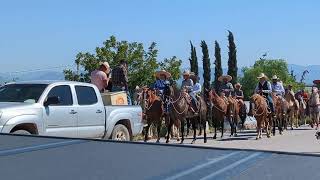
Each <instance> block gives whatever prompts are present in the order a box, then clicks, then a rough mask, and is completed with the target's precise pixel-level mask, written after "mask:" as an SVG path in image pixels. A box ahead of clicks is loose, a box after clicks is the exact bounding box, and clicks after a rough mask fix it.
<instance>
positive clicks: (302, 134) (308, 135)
mask: <svg viewBox="0 0 320 180" xmlns="http://www.w3.org/2000/svg"><path fill="white" fill-rule="evenodd" d="M289 129H290V128H288V130H285V131H284V133H283V135H280V134H279V132H278V131H276V135H275V136H271V138H267V136H266V134H265V133H264V134H263V136H262V138H261V139H259V140H256V132H255V131H254V130H250V131H249V130H246V131H241V132H239V133H238V136H237V137H230V136H229V135H230V133H225V134H224V137H223V138H220V136H221V133H220V132H218V134H217V139H212V137H213V134H208V135H207V137H208V142H207V143H204V142H203V136H198V139H197V141H196V143H195V144H193V146H205V147H218V148H236V149H253V150H266V151H283V152H294V153H307V154H320V140H317V139H316V137H315V133H316V130H314V129H312V128H311V127H309V126H301V127H299V128H294V130H289ZM192 133H193V131H191V132H190V134H192ZM191 141H192V136H188V137H187V138H186V139H185V141H184V144H186V145H191ZM150 142H155V140H150ZM160 142H161V143H165V139H164V138H162V139H161V141H160ZM170 143H173V144H178V143H179V142H177V141H176V140H175V139H172V140H171V142H170Z"/></svg>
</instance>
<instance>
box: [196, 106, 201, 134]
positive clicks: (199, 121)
mask: <svg viewBox="0 0 320 180" xmlns="http://www.w3.org/2000/svg"><path fill="white" fill-rule="evenodd" d="M200 113H201V112H200ZM197 120H198V121H197V123H198V124H199V134H198V135H199V136H201V135H202V125H201V117H200V115H199V118H197Z"/></svg>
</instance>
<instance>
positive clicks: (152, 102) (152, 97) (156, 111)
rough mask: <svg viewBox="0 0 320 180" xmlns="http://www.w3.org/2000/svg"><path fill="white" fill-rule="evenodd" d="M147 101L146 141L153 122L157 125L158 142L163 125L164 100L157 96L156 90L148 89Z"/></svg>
mask: <svg viewBox="0 0 320 180" xmlns="http://www.w3.org/2000/svg"><path fill="white" fill-rule="evenodd" d="M146 98H147V101H146V106H145V112H144V113H145V119H146V121H147V127H146V129H145V137H144V141H145V142H147V140H148V134H149V128H150V126H151V125H152V124H154V125H155V126H156V127H157V135H158V136H157V143H159V141H160V130H161V125H162V117H163V116H162V115H163V104H162V101H161V100H160V99H159V98H158V97H157V96H156V94H155V91H153V90H150V89H149V90H147V96H146Z"/></svg>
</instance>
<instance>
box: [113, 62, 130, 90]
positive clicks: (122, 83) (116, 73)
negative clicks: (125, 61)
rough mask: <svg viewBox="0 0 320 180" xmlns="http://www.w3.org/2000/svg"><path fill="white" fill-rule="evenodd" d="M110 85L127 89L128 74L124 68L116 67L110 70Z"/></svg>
mask: <svg viewBox="0 0 320 180" xmlns="http://www.w3.org/2000/svg"><path fill="white" fill-rule="evenodd" d="M112 85H113V86H118V87H126V88H127V87H128V72H127V70H126V68H125V67H124V66H121V65H120V66H118V67H116V68H115V69H113V70H112Z"/></svg>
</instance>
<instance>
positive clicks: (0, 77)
mask: <svg viewBox="0 0 320 180" xmlns="http://www.w3.org/2000/svg"><path fill="white" fill-rule="evenodd" d="M12 79H15V81H31V80H63V79H64V74H63V72H60V71H37V72H26V73H19V74H12V75H11V76H10V75H9V74H3V73H0V84H3V83H4V82H10V81H12Z"/></svg>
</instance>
